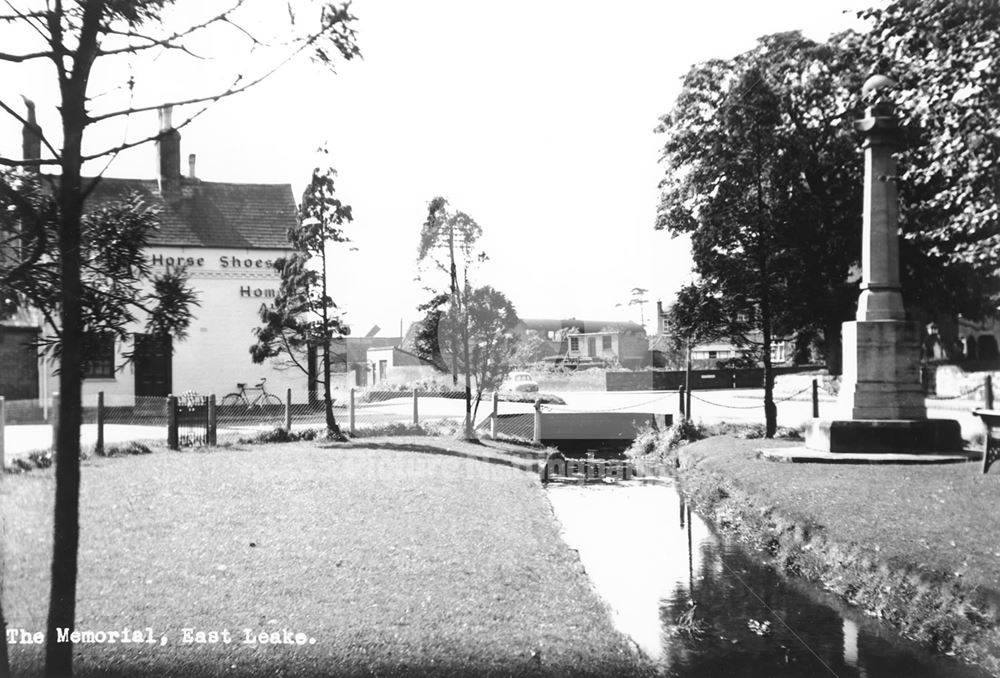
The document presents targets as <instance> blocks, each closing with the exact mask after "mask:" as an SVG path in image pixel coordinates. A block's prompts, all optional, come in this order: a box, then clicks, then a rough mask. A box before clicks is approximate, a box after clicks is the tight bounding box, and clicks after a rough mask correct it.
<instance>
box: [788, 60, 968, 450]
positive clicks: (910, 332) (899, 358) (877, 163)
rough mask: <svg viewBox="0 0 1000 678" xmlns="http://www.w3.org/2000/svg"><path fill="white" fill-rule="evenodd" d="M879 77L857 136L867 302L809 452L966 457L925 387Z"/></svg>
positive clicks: (846, 329)
mask: <svg viewBox="0 0 1000 678" xmlns="http://www.w3.org/2000/svg"><path fill="white" fill-rule="evenodd" d="M888 85H891V81H889V80H888V78H885V77H883V76H873V77H872V78H870V79H869V81H868V82H867V83H865V89H864V90H863V91H864V93H865V94H866V96H869V97H871V99H872V100H873V101H872V104H871V106H869V108H868V109H867V111H866V116H865V118H864V119H862V120H859V121H857V122H856V123H855V128H856V129H857V130H858V131H859V132H861V133H862V135H863V136H864V144H863V146H862V147H863V148H864V152H865V187H864V220H863V236H862V250H861V275H862V281H861V295H860V297H859V298H858V311H857V315H856V320H854V321H851V322H846V323H844V324H843V328H842V334H843V346H844V359H843V375H842V377H841V386H840V392H839V395H838V398H837V412H836V415H837V418H836V419H825V420H821V419H814V420H812V421H811V422H810V424H809V426H808V428H807V429H806V447H808V448H809V449H813V450H818V451H822V452H846V453H868V454H880V453H910V454H941V453H951V452H955V453H960V452H961V451H962V434H961V428H960V427H959V424H958V422H957V421H954V420H951V419H928V418H927V408H926V406H925V404H924V398H925V395H924V390H923V385H922V384H921V380H920V345H921V333H920V326H919V324H918V323H913V322H907V321H906V313H905V310H904V308H903V295H902V286H901V284H900V280H899V234H898V220H899V211H898V210H899V207H898V196H897V192H896V180H897V176H896V159H895V158H894V157H893V152H894V151H896V150H897V149H898V148H899V147H900V133H899V128H898V125H897V123H896V119H895V116H894V109H893V105H892V103H891V102H889V101H888V100H885V99H883V98H882V96H881V94H882V90H884V89H885V88H886V87H887V86H888Z"/></svg>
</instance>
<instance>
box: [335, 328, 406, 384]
mask: <svg viewBox="0 0 1000 678" xmlns="http://www.w3.org/2000/svg"><path fill="white" fill-rule="evenodd" d="M401 341H402V338H401V337H351V336H348V337H335V338H334V339H333V341H331V342H330V358H331V360H330V363H331V368H332V370H333V371H334V372H351V373H353V374H352V376H351V377H350V378H349V381H350V382H352V383H353V385H354V386H367V385H368V384H370V383H372V382H373V376H374V370H373V369H372V363H371V362H370V361H369V359H368V349H370V348H392V347H397V346H399V345H400V342H401Z"/></svg>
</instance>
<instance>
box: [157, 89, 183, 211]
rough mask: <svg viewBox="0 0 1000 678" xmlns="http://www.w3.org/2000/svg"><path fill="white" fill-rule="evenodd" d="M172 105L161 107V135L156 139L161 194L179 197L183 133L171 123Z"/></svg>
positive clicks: (165, 196)
mask: <svg viewBox="0 0 1000 678" xmlns="http://www.w3.org/2000/svg"><path fill="white" fill-rule="evenodd" d="M171 109H172V107H171V106H164V107H162V108H161V109H160V111H159V112H160V135H159V139H157V140H156V151H157V155H158V156H159V158H158V159H159V168H158V169H159V179H160V195H162V196H163V197H164V198H173V197H177V196H178V195H179V194H180V187H181V133H180V132H178V131H177V130H176V129H174V128H173V124H172V123H171Z"/></svg>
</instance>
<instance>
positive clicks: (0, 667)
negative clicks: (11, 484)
mask: <svg viewBox="0 0 1000 678" xmlns="http://www.w3.org/2000/svg"><path fill="white" fill-rule="evenodd" d="M0 473H2V471H0ZM0 590H2V587H0ZM9 675H10V655H9V654H8V653H7V620H6V619H4V616H3V601H2V600H0V676H2V677H4V678H6V676H9Z"/></svg>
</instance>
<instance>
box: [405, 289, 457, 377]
mask: <svg viewBox="0 0 1000 678" xmlns="http://www.w3.org/2000/svg"><path fill="white" fill-rule="evenodd" d="M449 299H450V295H448V294H444V293H441V294H435V295H434V296H433V297H431V298H430V299H429V300H427V301H426V302H424V303H423V304H420V305H419V306H417V310H418V311H420V312H422V313H423V314H424V318H423V320H421V321H420V322H419V323H418V324H417V327H416V332H415V333H414V336H413V346H412V349H413V353H414V354H415V355H418V356H420V357H421V358H423V359H424V360H427V361H430V362H432V363H434V364H435V365H437V366H439V367H441V369H445V364H444V363H445V361H444V355H443V354H442V353H441V343H440V341H439V340H438V336H439V332H440V327H441V321H442V319H443V318H444V316H445V314H446V313H447V307H448V301H449ZM457 371H458V365H457V363H456V364H455V374H456V375H457Z"/></svg>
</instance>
